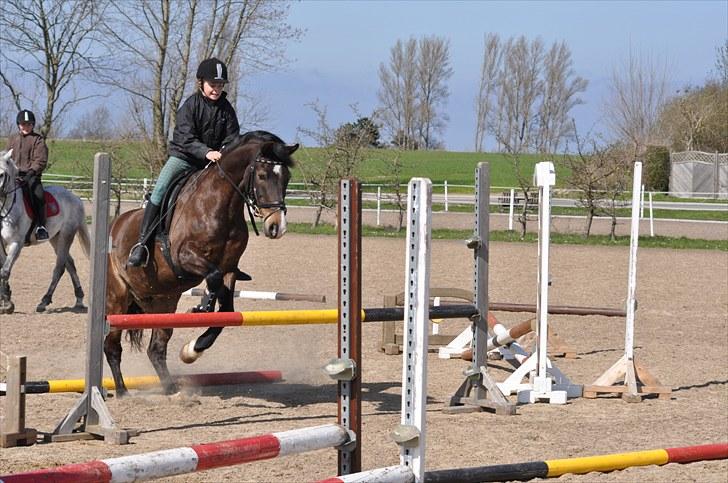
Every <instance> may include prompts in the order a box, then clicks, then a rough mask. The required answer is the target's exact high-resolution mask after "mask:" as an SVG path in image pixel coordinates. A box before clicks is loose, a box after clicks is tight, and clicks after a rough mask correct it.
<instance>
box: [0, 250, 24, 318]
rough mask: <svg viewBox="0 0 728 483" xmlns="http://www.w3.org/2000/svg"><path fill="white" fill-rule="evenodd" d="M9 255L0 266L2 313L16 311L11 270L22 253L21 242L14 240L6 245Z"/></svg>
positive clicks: (0, 307)
mask: <svg viewBox="0 0 728 483" xmlns="http://www.w3.org/2000/svg"><path fill="white" fill-rule="evenodd" d="M5 248H6V253H7V256H6V257H5V260H4V261H3V264H2V268H0V314H12V313H13V312H14V311H15V304H14V303H13V301H12V294H13V292H12V290H10V272H11V270H12V269H13V265H14V264H15V261H16V260H17V259H18V255H19V254H20V243H18V242H12V243H9V244H8V245H7V246H6V247H5Z"/></svg>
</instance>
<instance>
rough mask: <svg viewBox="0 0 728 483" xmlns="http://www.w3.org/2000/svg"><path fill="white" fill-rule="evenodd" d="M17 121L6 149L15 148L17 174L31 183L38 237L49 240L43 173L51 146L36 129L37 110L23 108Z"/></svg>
mask: <svg viewBox="0 0 728 483" xmlns="http://www.w3.org/2000/svg"><path fill="white" fill-rule="evenodd" d="M16 123H17V124H18V133H16V134H13V135H12V136H10V138H9V139H8V145H7V148H6V149H8V150H9V149H12V150H13V158H14V159H15V163H16V164H17V166H18V177H19V178H20V179H22V181H23V183H25V184H26V185H27V186H28V192H29V193H30V204H31V206H32V208H33V212H34V213H35V219H36V228H35V238H36V240H38V241H42V240H47V239H48V230H47V229H46V207H45V196H44V195H43V185H42V184H41V182H40V177H41V175H42V174H43V170H44V169H45V168H46V165H47V164H48V146H46V143H45V139H44V138H43V136H41V135H40V134H38V133H37V132H35V131H33V128H34V127H35V114H33V113H32V112H30V111H28V110H27V109H23V110H22V111H20V112H19V113H18V116H17V117H16Z"/></svg>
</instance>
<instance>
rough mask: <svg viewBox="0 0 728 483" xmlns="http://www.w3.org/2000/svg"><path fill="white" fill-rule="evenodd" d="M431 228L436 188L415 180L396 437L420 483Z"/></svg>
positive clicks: (410, 190)
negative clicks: (399, 410) (400, 408)
mask: <svg viewBox="0 0 728 483" xmlns="http://www.w3.org/2000/svg"><path fill="white" fill-rule="evenodd" d="M431 222H432V183H431V182H430V180H428V179H424V178H413V179H412V180H411V181H410V183H409V187H408V209H407V228H408V231H407V252H406V253H407V276H406V277H405V287H407V289H406V290H405V305H404V307H405V313H404V323H405V330H404V333H405V340H404V353H403V355H402V359H403V364H402V366H403V367H402V412H401V419H400V425H399V426H398V427H397V429H395V431H394V434H393V435H394V438H395V441H397V443H398V444H399V445H400V453H399V455H400V464H401V465H403V466H407V467H409V468H411V470H412V473H413V474H414V475H415V482H417V483H420V482H422V481H424V478H425V444H426V438H425V418H426V409H427V344H428V320H429V313H430V308H429V305H430V252H429V249H430V244H431V241H430V240H431Z"/></svg>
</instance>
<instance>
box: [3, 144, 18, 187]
mask: <svg viewBox="0 0 728 483" xmlns="http://www.w3.org/2000/svg"><path fill="white" fill-rule="evenodd" d="M12 156H13V150H12V149H11V150H10V151H2V152H0V193H3V194H7V193H9V192H10V191H12V190H13V189H14V188H15V179H16V178H17V177H18V167H17V166H16V165H15V162H14V161H13V158H12Z"/></svg>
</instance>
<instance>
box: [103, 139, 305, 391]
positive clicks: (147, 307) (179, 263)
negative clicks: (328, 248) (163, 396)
mask: <svg viewBox="0 0 728 483" xmlns="http://www.w3.org/2000/svg"><path fill="white" fill-rule="evenodd" d="M296 149H298V145H297V144H296V145H287V144H285V143H284V142H283V141H282V140H281V139H280V138H278V137H277V136H275V135H273V134H271V133H268V132H265V131H253V132H250V133H246V134H244V135H242V136H241V137H240V139H239V140H238V141H237V142H236V143H234V144H233V145H231V146H229V147H227V148H226V149H225V150H224V151H223V155H222V158H221V159H220V160H219V161H218V162H217V163H212V164H210V165H208V166H207V167H206V168H205V169H204V170H202V171H199V172H197V173H194V174H192V176H191V178H190V180H189V181H187V183H186V184H185V186H184V187H183V188H182V189H181V191H180V194H179V196H178V198H177V201H176V203H175V206H174V214H173V218H172V221H171V223H170V225H169V259H171V262H172V265H173V266H174V267H175V268H174V269H173V268H172V267H171V266H170V264H169V261H168V259H167V258H166V257H165V255H164V253H163V252H162V249H161V248H160V242H159V241H157V242H156V243H155V246H154V250H150V259H149V263H148V264H147V266H146V267H139V268H132V267H127V266H126V260H127V257H128V254H129V250H130V249H131V247H132V246H133V245H134V244H135V243H136V242H137V238H138V236H139V226H140V221H141V217H142V210H134V211H129V212H126V213H124V214H122V215H121V216H119V217H118V218H117V219H116V220H114V223H113V224H112V226H111V239H112V244H111V251H110V254H109V273H108V286H107V294H106V313H107V314H128V313H170V312H175V310H176V309H177V302H178V301H179V298H180V296H181V294H182V292H184V291H185V290H188V289H190V288H191V287H194V286H195V285H198V284H199V283H200V282H202V281H203V280H205V281H206V282H207V287H208V291H209V292H210V294H211V297H210V298H209V299H208V300H206V303H205V305H204V307H201V309H202V310H208V311H211V310H214V307H215V302H216V301H217V302H218V303H219V306H220V311H232V310H233V292H234V286H235V280H236V278H237V276H238V275H239V274H240V273H241V272H239V270H238V262H239V260H240V257H241V256H242V254H243V252H244V251H245V247H246V246H247V244H248V227H247V225H246V223H245V219H244V216H243V212H244V209H245V205H246V204H247V205H248V212H249V213H254V214H255V216H256V217H258V218H261V219H262V220H263V231H264V233H265V235H266V236H267V237H268V238H280V237H282V236H283V234H284V233H285V231H286V219H285V213H286V209H285V196H286V188H287V186H288V181H289V179H290V172H289V168H290V167H291V166H292V164H293V161H292V159H291V157H290V156H291V154H292V153H293V152H294V151H295V150H296ZM251 221H253V220H251ZM253 226H254V227H255V225H253ZM256 231H257V229H256ZM221 330H222V329H221V328H219V327H218V328H210V329H208V330H207V331H206V332H205V333H204V334H203V335H202V336H200V337H198V338H197V339H195V340H194V341H193V342H192V343H190V344H188V346H186V347H185V348H184V349H183V353H182V354H180V355H181V356H182V358H183V360H185V361H186V362H192V361H193V360H195V359H196V358H197V357H199V355H200V354H201V353H202V351H204V350H205V349H207V348H209V347H210V346H211V345H212V344H213V342H214V341H215V339H216V338H217V336H218V335H219V334H220V331H221ZM141 332H142V331H140V330H137V331H129V336H130V340H131V343H132V346H133V347H135V348H137V349H141ZM171 335H172V329H153V330H152V336H151V340H150V341H149V346H148V347H147V355H148V356H149V359H150V360H151V362H152V365H153V366H154V369H155V370H156V372H157V375H158V376H159V379H160V381H161V383H162V387H163V389H164V391H165V393H167V394H171V393H173V392H176V390H177V388H176V386H175V384H174V383H173V381H172V379H171V378H170V375H169V370H168V369H167V360H166V359H167V343H168V342H169V338H170V337H171ZM104 353H105V354H106V360H107V362H108V363H109V366H110V367H111V372H112V375H113V377H114V383H115V385H116V392H117V396H121V395H124V394H126V392H127V390H126V386H125V385H124V382H123V379H122V375H121V331H119V330H112V331H111V332H110V333H109V334H108V335H107V336H106V339H105V341H104Z"/></svg>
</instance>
